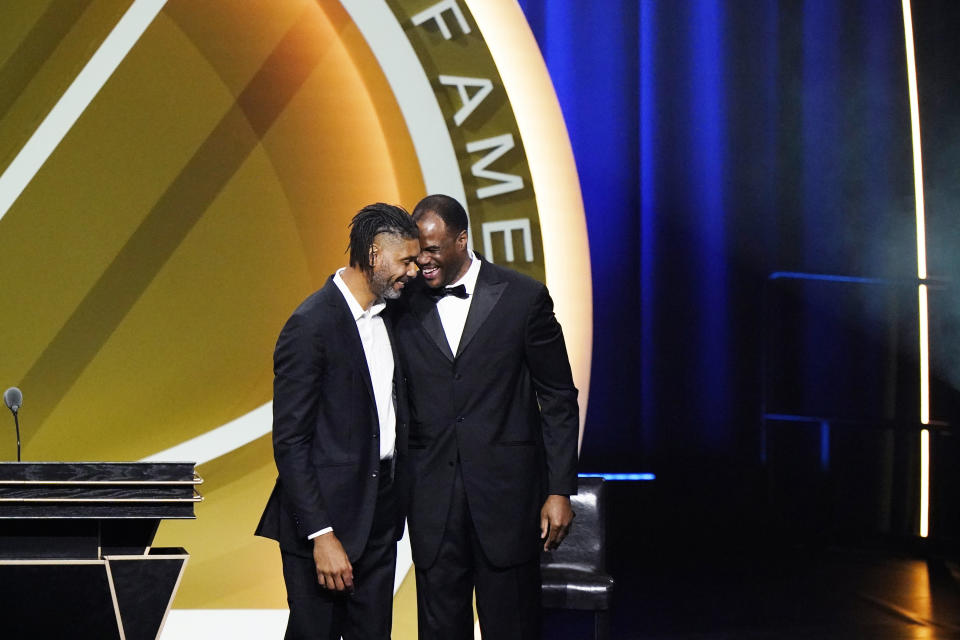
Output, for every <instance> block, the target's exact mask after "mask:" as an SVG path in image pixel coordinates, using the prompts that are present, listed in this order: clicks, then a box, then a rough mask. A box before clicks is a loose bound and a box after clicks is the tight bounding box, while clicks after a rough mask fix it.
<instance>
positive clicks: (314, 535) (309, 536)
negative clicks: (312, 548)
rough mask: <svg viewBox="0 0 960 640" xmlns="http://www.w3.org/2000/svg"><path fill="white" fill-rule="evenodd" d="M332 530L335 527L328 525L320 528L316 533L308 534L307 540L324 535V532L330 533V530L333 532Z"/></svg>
mask: <svg viewBox="0 0 960 640" xmlns="http://www.w3.org/2000/svg"><path fill="white" fill-rule="evenodd" d="M332 531H333V527H327V528H326V529H320V531H317V532H316V533H311V534H310V535H308V536H307V540H313V539H314V538H316V537H318V536H322V535H323V534H325V533H330V532H332Z"/></svg>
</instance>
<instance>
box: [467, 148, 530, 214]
mask: <svg viewBox="0 0 960 640" xmlns="http://www.w3.org/2000/svg"><path fill="white" fill-rule="evenodd" d="M513 147H514V144H513V135H512V134H510V133H505V134H503V135H502V136H494V137H492V138H487V139H485V140H474V141H473V142H468V143H467V152H468V153H475V152H477V151H485V150H487V149H491V151H490V153H488V154H487V155H485V156H483V157H482V158H481V159H480V160H478V161H477V162H476V163H474V165H473V166H472V167H470V172H471V173H473V175H474V176H476V177H478V178H486V179H488V180H496V181H497V184H492V185H489V186H486V187H481V188H479V189H477V197H478V198H480V199H481V200H483V199H484V198H489V197H491V196H499V195H500V194H503V193H510V192H511V191H519V190H520V189H523V178H521V177H520V176H515V175H513V174H510V173H500V172H499V171H490V170H489V169H487V167H489V166H490V165H491V164H492V163H493V162H494V161H495V160H497V159H498V158H499V157H500V156H502V155H503V154H505V153H506V152H507V151H510V149H513Z"/></svg>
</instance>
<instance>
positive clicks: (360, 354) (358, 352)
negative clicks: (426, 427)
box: [327, 278, 376, 406]
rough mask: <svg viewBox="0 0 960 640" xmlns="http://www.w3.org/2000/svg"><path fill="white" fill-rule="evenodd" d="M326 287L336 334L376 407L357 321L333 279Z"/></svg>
mask: <svg viewBox="0 0 960 640" xmlns="http://www.w3.org/2000/svg"><path fill="white" fill-rule="evenodd" d="M327 286H328V287H329V288H330V289H331V291H330V295H329V296H328V302H329V304H330V306H332V307H333V308H334V313H335V314H336V315H335V317H336V320H337V332H338V334H339V335H340V336H343V339H344V343H345V344H344V346H345V347H346V350H347V352H352V354H353V356H352V360H353V362H354V366H356V367H357V368H358V369H360V377H361V378H363V384H364V386H366V388H367V392H368V393H369V394H370V401H371V402H373V404H374V406H376V398H375V396H374V395H373V381H372V380H371V378H370V368H369V367H368V366H367V356H366V354H365V352H364V350H363V342H362V341H361V340H360V330H359V329H357V321H356V320H354V319H353V314H352V313H350V307H349V306H347V301H346V300H344V299H343V293H341V292H340V289H339V288H338V287H337V285H336V284H334V282H333V278H331V279H330V280H328V281H327Z"/></svg>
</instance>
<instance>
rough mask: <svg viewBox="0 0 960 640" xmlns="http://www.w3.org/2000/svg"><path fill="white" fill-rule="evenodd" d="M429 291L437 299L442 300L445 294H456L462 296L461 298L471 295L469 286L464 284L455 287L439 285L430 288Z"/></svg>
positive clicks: (455, 295) (457, 296) (464, 298)
mask: <svg viewBox="0 0 960 640" xmlns="http://www.w3.org/2000/svg"><path fill="white" fill-rule="evenodd" d="M429 292H430V295H431V296H433V297H434V299H435V300H440V299H441V298H443V297H444V296H454V297H456V298H460V299H461V300H466V299H467V298H469V297H470V294H469V293H467V288H466V287H465V286H464V285H462V284H458V285H457V286H455V287H438V288H436V289H429Z"/></svg>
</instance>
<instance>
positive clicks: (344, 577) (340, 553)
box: [313, 531, 353, 591]
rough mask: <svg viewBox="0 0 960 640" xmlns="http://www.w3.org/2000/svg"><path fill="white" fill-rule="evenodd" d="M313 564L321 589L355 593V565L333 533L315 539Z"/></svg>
mask: <svg viewBox="0 0 960 640" xmlns="http://www.w3.org/2000/svg"><path fill="white" fill-rule="evenodd" d="M313 563H314V564H315V565H316V567H317V582H318V583H320V586H321V587H324V588H325V589H330V590H332V591H344V590H347V591H353V565H351V564H350V558H348V557H347V553H346V551H344V550H343V545H341V544H340V541H339V540H338V539H337V536H336V535H334V533H333V532H332V531H331V532H329V533H325V534H323V535H320V536H317V537H316V538H314V539H313Z"/></svg>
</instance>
